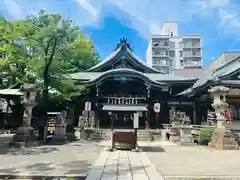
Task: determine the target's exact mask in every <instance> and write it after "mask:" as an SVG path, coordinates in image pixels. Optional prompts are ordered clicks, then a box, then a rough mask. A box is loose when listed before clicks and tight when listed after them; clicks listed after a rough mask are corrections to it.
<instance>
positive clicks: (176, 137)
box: [169, 126, 181, 142]
mask: <svg viewBox="0 0 240 180" xmlns="http://www.w3.org/2000/svg"><path fill="white" fill-rule="evenodd" d="M169 135H170V138H169V140H170V141H172V142H179V141H180V139H181V137H180V126H179V127H176V126H175V127H172V128H171V129H170V132H169Z"/></svg>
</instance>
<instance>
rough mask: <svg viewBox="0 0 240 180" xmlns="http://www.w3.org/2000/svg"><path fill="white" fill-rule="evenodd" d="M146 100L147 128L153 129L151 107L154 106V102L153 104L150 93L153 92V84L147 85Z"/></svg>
mask: <svg viewBox="0 0 240 180" xmlns="http://www.w3.org/2000/svg"><path fill="white" fill-rule="evenodd" d="M146 90H147V93H146V102H147V105H148V107H147V110H148V111H147V118H146V127H145V128H149V129H151V113H150V112H151V108H152V104H151V98H150V93H151V86H148V85H146Z"/></svg>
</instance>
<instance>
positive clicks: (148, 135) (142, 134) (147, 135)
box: [137, 129, 154, 141]
mask: <svg viewBox="0 0 240 180" xmlns="http://www.w3.org/2000/svg"><path fill="white" fill-rule="evenodd" d="M137 139H138V141H153V140H154V138H153V135H152V132H151V131H150V130H142V129H141V130H140V129H139V130H138V131H137Z"/></svg>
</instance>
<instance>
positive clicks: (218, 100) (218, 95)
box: [208, 86, 229, 128]
mask: <svg viewBox="0 0 240 180" xmlns="http://www.w3.org/2000/svg"><path fill="white" fill-rule="evenodd" d="M228 91H229V88H227V87H225V86H214V87H212V88H211V89H209V90H208V92H210V93H211V94H212V96H213V103H212V107H213V108H214V110H215V113H216V116H217V127H218V128H223V127H224V123H225V117H224V111H225V110H226V109H227V108H228V104H227V103H226V95H227V93H228Z"/></svg>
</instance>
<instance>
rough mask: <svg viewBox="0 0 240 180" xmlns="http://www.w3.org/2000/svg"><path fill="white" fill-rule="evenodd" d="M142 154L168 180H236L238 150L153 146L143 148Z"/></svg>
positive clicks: (238, 176)
mask: <svg viewBox="0 0 240 180" xmlns="http://www.w3.org/2000/svg"><path fill="white" fill-rule="evenodd" d="M145 151H146V153H147V155H148V157H149V159H150V161H151V162H152V163H153V164H154V165H155V167H156V168H157V169H158V170H159V172H160V173H161V174H162V175H163V176H164V177H165V178H166V179H169V180H170V179H176V178H177V177H174V176H178V178H177V179H196V177H199V178H200V177H202V179H209V178H210V179H239V180H240V171H239V169H240V168H239V167H240V158H238V157H239V153H240V151H238V150H231V151H217V150H213V149H209V148H207V147H200V146H188V147H187V146H185V147H183V146H155V147H147V148H145ZM181 176H184V177H182V178H181ZM187 176H188V177H187ZM190 176H191V177H190ZM203 176H204V177H203ZM220 176H222V177H220ZM223 176H224V177H223ZM230 176H231V177H230ZM207 177H209V178H207ZM199 178H198V179H199ZM200 179H201V178H200Z"/></svg>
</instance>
